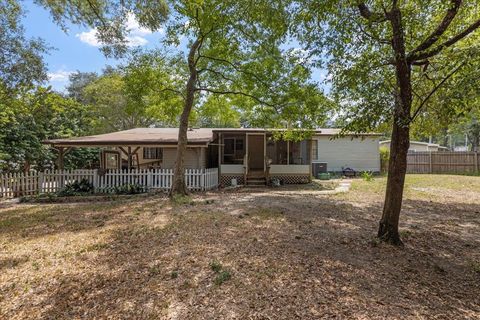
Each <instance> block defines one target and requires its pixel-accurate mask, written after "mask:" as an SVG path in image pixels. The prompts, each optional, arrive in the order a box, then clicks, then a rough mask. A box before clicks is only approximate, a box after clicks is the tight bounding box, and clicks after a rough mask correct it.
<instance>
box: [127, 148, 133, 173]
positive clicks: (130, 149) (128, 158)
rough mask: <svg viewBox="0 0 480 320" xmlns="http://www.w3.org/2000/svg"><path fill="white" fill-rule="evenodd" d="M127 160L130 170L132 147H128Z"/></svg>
mask: <svg viewBox="0 0 480 320" xmlns="http://www.w3.org/2000/svg"><path fill="white" fill-rule="evenodd" d="M127 162H128V170H130V169H131V168H132V147H130V146H129V147H128V149H127Z"/></svg>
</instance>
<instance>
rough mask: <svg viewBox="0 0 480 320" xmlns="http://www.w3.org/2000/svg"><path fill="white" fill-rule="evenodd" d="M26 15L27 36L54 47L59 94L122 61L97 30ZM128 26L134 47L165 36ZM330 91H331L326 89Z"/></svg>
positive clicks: (53, 80)
mask: <svg viewBox="0 0 480 320" xmlns="http://www.w3.org/2000/svg"><path fill="white" fill-rule="evenodd" d="M24 5H25V9H26V11H27V12H26V15H25V18H24V20H23V23H24V26H25V32H26V35H27V37H40V38H42V39H44V40H45V41H46V43H47V44H48V45H49V46H51V47H53V49H52V50H51V51H50V53H49V54H48V55H46V56H45V62H46V63H47V67H48V73H49V78H50V80H49V81H50V85H51V86H52V87H53V88H54V89H55V90H58V91H63V90H64V88H65V86H66V85H67V84H68V75H69V74H70V73H72V72H75V71H77V70H79V71H82V72H88V71H95V72H100V71H101V70H102V69H103V68H104V67H105V66H107V65H116V64H118V63H119V62H120V61H119V60H116V59H109V58H106V57H105V56H104V55H103V53H102V52H101V51H100V50H99V46H98V42H97V41H96V39H95V36H94V34H95V30H92V29H90V28H82V27H79V26H76V25H71V24H70V25H68V26H67V27H68V32H67V33H65V32H64V31H63V30H62V29H61V28H60V27H59V26H58V25H56V24H55V23H54V22H52V19H51V17H50V14H49V13H48V12H47V11H46V10H44V9H43V8H41V7H39V6H37V5H35V4H33V2H32V1H30V0H26V1H25V2H24ZM128 27H129V29H130V30H131V34H130V41H131V43H132V45H141V46H142V47H144V48H154V47H155V46H157V45H158V44H159V39H160V38H161V33H160V32H156V33H151V32H149V31H148V30H146V29H143V28H141V27H139V26H138V23H136V21H135V20H134V19H129V21H128ZM325 77H326V72H325V71H322V70H316V71H314V75H313V78H314V79H315V80H317V81H319V80H322V79H324V78H325ZM324 89H326V91H328V88H327V87H325V86H324Z"/></svg>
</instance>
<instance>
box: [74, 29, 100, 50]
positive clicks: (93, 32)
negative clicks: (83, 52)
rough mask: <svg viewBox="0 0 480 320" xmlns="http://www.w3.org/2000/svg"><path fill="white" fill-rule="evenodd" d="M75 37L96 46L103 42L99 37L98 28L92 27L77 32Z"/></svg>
mask: <svg viewBox="0 0 480 320" xmlns="http://www.w3.org/2000/svg"><path fill="white" fill-rule="evenodd" d="M75 37H77V38H79V39H80V41H82V42H85V43H86V44H88V45H91V46H94V47H100V46H101V43H100V41H99V40H98V39H97V29H90V31H86V32H82V33H77V34H76V35H75Z"/></svg>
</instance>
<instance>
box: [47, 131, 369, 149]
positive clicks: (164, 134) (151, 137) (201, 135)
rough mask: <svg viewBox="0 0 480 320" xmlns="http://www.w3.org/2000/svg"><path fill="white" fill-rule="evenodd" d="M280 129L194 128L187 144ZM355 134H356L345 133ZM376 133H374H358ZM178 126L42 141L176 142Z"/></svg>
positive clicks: (64, 143) (94, 143)
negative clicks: (229, 134)
mask: <svg viewBox="0 0 480 320" xmlns="http://www.w3.org/2000/svg"><path fill="white" fill-rule="evenodd" d="M274 130H281V129H263V128H194V129H189V130H188V132H187V139H188V143H189V144H193V145H204V144H208V143H210V142H212V141H213V139H214V132H261V133H263V132H268V131H274ZM339 133H340V129H316V130H315V135H327V136H331V135H337V134H339ZM347 135H353V136H356V135H357V134H347ZM362 135H378V134H374V133H366V134H358V136H362ZM177 141H178V128H136V129H130V130H124V131H118V132H111V133H105V134H99V135H94V136H84V137H75V138H65V139H51V140H46V141H44V143H46V144H51V145H58V146H115V145H155V144H157V145H158V144H176V143H177Z"/></svg>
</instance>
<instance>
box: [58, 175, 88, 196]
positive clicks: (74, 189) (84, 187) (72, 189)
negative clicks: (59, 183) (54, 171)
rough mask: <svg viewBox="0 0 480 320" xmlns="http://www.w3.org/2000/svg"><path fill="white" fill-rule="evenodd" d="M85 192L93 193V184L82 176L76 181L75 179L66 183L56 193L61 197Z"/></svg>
mask: <svg viewBox="0 0 480 320" xmlns="http://www.w3.org/2000/svg"><path fill="white" fill-rule="evenodd" d="M85 193H93V184H92V183H91V182H90V181H88V179H85V178H83V179H82V180H80V181H78V180H75V181H74V182H72V183H67V184H66V185H65V187H64V188H63V189H62V190H60V191H59V192H58V193H57V194H58V195H59V196H62V197H66V196H75V195H81V194H85Z"/></svg>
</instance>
